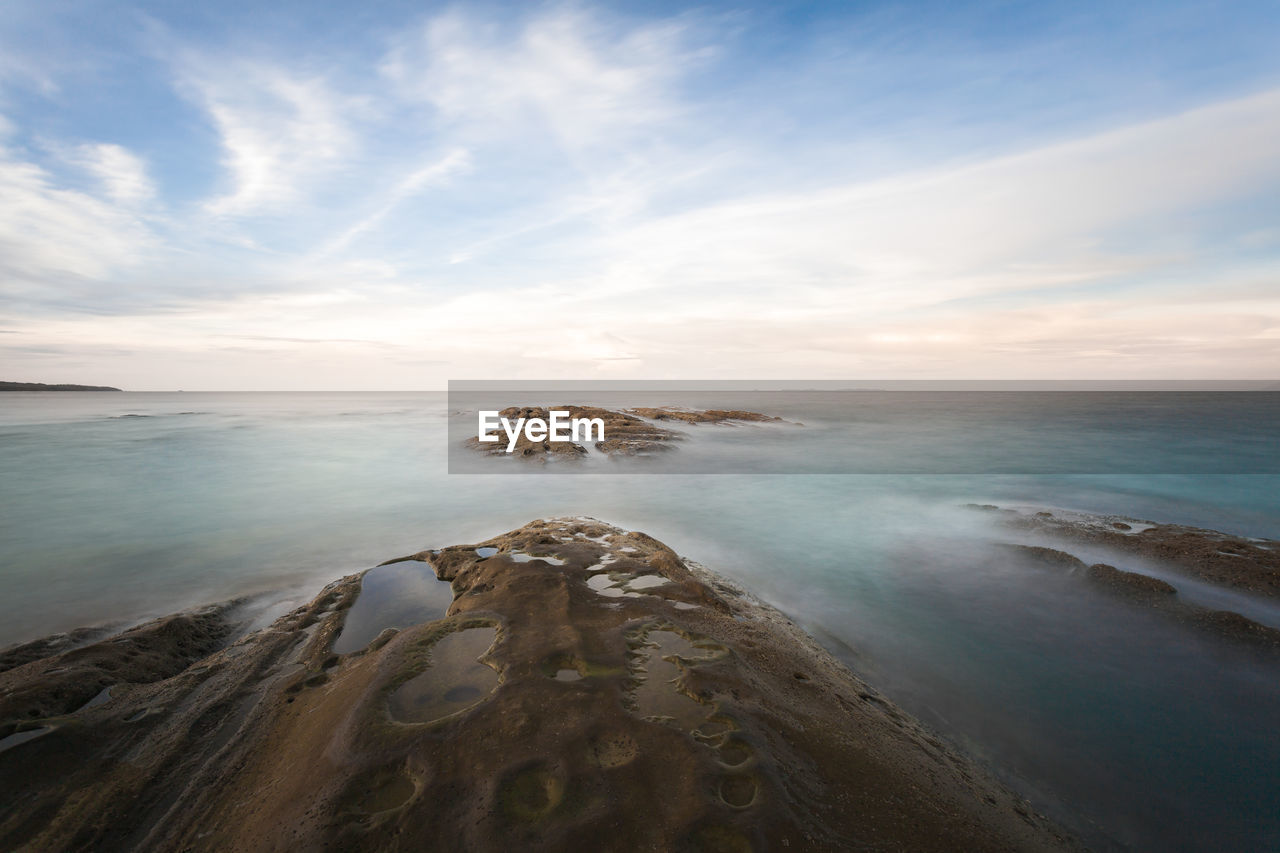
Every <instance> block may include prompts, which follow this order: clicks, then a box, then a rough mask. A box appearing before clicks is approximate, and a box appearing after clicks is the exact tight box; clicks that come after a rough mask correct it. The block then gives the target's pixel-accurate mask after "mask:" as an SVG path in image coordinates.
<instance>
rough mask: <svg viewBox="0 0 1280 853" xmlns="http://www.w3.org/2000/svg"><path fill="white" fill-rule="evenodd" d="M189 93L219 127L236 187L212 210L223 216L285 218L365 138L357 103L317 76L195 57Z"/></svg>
mask: <svg viewBox="0 0 1280 853" xmlns="http://www.w3.org/2000/svg"><path fill="white" fill-rule="evenodd" d="M180 63H181V70H180V75H181V76H180V80H181V85H182V90H183V91H185V92H187V93H188V94H189V95H190V97H191V98H192V99H193V100H195V101H196V103H198V104H199V105H200V106H201V107H203V108H204V109H205V110H206V111H207V112H208V115H209V117H210V119H211V120H212V122H213V124H214V126H215V127H216V129H217V131H218V134H219V137H220V140H221V144H222V148H223V165H224V166H225V167H226V169H227V171H228V173H229V180H230V184H231V186H230V188H229V189H228V190H227V191H226V192H224V193H222V194H220V195H218V196H217V197H216V198H213V199H211V200H210V201H209V202H208V203H207V205H206V208H207V209H208V210H209V212H210V213H213V214H215V215H219V216H240V215H251V214H255V213H261V212H278V211H281V210H286V209H288V208H289V207H290V206H291V205H295V204H299V203H305V202H306V201H307V200H308V194H307V191H308V189H309V188H310V187H311V186H313V184H314V183H315V182H317V181H319V180H320V179H322V178H323V177H324V176H325V175H327V174H329V173H331V171H332V170H334V169H335V168H339V167H340V166H341V164H342V162H343V158H344V157H348V156H350V155H351V153H352V152H353V150H354V149H355V147H356V145H357V142H358V137H357V135H356V133H355V132H354V131H353V129H352V128H351V116H350V115H349V113H350V111H351V110H353V109H354V108H355V107H356V101H355V99H353V98H350V97H344V96H342V95H339V94H338V93H336V92H335V91H334V90H333V89H332V87H331V86H330V85H329V84H328V82H327V81H326V80H325V79H324V78H323V77H319V76H315V75H309V74H303V73H298V72H293V71H290V70H288V69H287V68H284V67H281V66H278V65H273V64H269V63H266V62H257V61H248V60H239V59H234V58H233V59H230V60H227V59H226V58H225V57H217V58H214V57H206V56H198V55H193V54H191V53H189V52H188V53H187V54H186V55H184V56H183V58H182V59H181V60H180Z"/></svg>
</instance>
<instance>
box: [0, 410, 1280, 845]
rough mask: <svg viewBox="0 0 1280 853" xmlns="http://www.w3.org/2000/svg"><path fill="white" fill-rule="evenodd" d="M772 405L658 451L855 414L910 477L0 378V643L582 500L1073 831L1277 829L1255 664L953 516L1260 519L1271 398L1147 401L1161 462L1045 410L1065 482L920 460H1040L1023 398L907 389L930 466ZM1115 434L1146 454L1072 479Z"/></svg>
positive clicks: (293, 587)
mask: <svg viewBox="0 0 1280 853" xmlns="http://www.w3.org/2000/svg"><path fill="white" fill-rule="evenodd" d="M894 399H896V400H898V401H901V400H902V399H903V398H901V397H897V398H894ZM969 399H970V403H966V405H971V404H972V401H975V400H977V399H978V398H969ZM1061 399H1063V400H1065V398H1061ZM779 400H780V398H776V397H775V398H768V399H764V398H762V399H757V400H756V401H755V402H756V403H757V405H756V406H754V408H759V409H765V410H768V411H777V413H778V414H782V415H784V416H786V417H789V418H791V419H794V420H800V421H804V422H805V423H806V424H807V426H806V427H805V428H804V430H802V431H797V432H793V433H790V434H781V435H782V437H781V438H780V437H779V436H780V433H779V432H778V431H777V430H772V429H759V430H752V429H747V428H743V429H737V430H732V429H727V428H726V429H724V430H722V431H720V432H708V433H702V432H699V433H697V434H696V435H695V436H693V438H692V439H691V441H690V442H689V443H687V446H686V447H685V448H683V449H682V450H681V453H682V454H683V453H686V451H687V452H688V453H689V454H690V455H693V454H698V455H701V457H703V458H707V457H714V458H715V460H716V462H717V464H718V465H721V466H722V469H726V470H727V469H730V468H735V466H736V469H739V470H759V467H758V465H757V462H758V460H760V459H770V458H773V459H776V458H778V454H785V455H789V457H790V458H791V459H793V460H794V461H795V462H796V463H797V464H800V463H805V464H809V465H810V467H809V468H807V469H805V470H849V467H848V466H849V464H850V460H851V459H855V458H856V459H861V460H863V461H865V460H866V459H867V458H868V457H867V455H866V454H867V449H866V447H865V446H861V445H858V446H854V445H856V444H857V442H858V436H859V435H863V436H867V437H868V441H869V442H871V441H872V439H874V447H875V457H874V458H875V461H876V464H877V465H879V466H882V470H897V471H902V472H911V473H898V474H887V473H886V474H859V475H852V474H809V475H803V476H801V475H797V476H785V475H745V474H744V475H727V474H722V475H706V476H699V475H675V474H670V475H668V474H654V475H650V476H625V475H603V476H584V477H555V476H538V475H532V476H515V477H513V476H505V475H452V476H451V475H449V474H447V473H446V471H447V462H446V445H447V440H446V437H445V431H446V411H447V408H446V401H445V397H444V395H443V394H193V393H188V394H14V393H9V394H4V395H0V448H2V450H3V452H2V453H0V483H3V486H0V580H2V581H3V583H4V590H5V595H4V596H3V597H0V644H4V643H8V642H13V641H18V640H22V639H27V638H30V637H34V636H37V635H40V634H43V633H48V632H51V631H56V630H64V629H68V628H72V627H76V626H79V625H84V624H92V623H95V622H100V621H103V620H107V619H138V618H142V617H144V616H147V615H152V614H158V613H164V612H170V611H172V610H174V609H177V608H180V607H183V606H186V605H189V604H194V603H202V602H207V601H213V600H218V599H223V598H227V597H230V596H233V595H240V594H245V593H259V592H261V593H267V595H265V597H264V601H267V602H272V601H276V600H280V601H282V602H286V601H287V600H289V599H292V598H309V597H310V596H311V595H313V594H314V593H315V592H316V591H317V590H318V589H319V587H320V586H321V585H322V584H323V583H325V582H328V581H329V580H332V579H333V578H335V577H338V576H340V575H343V574H347V573H349V572H352V571H357V570H360V569H363V568H367V567H369V566H371V565H374V564H376V563H378V562H381V561H382V560H385V559H387V558H390V557H395V556H399V555H401V554H406V553H411V552H415V551H419V550H422V549H424V548H428V547H439V546H443V545H449V544H457V543H463V542H474V541H480V540H483V539H486V538H488V537H490V536H493V535H495V534H497V533H500V532H503V531H505V530H508V529H510V528H513V527H517V526H519V525H522V524H524V523H526V522H528V521H530V520H532V519H534V518H539V517H545V516H551V515H579V514H582V515H591V516H596V517H599V518H602V519H604V520H606V521H610V522H613V523H616V524H619V525H622V526H624V527H628V528H634V529H640V530H644V531H646V532H648V533H650V534H652V535H654V536H656V537H657V538H659V539H661V540H663V541H665V542H667V543H668V544H669V545H671V546H672V547H673V548H675V549H676V550H677V551H678V552H679V553H681V554H683V555H686V556H689V557H692V558H694V559H697V560H699V561H701V562H703V563H705V564H707V565H709V566H711V567H713V568H715V569H717V570H719V571H722V572H724V573H726V574H729V575H732V576H734V577H736V578H738V579H739V580H741V581H743V582H744V583H746V584H747V585H748V586H750V587H751V588H752V589H754V590H755V591H756V592H757V593H759V594H761V595H762V596H763V597H765V598H767V599H769V600H771V601H773V602H774V603H776V604H778V605H779V606H781V607H782V608H783V609H785V610H787V611H788V612H790V613H792V614H793V615H794V616H796V617H797V618H798V619H799V620H801V621H802V622H804V623H805V624H806V625H807V626H808V627H810V628H811V629H812V630H814V631H815V632H816V633H818V635H819V636H820V637H822V638H823V640H824V642H826V643H828V645H829V646H830V647H831V648H832V649H833V650H836V651H837V652H838V653H839V654H841V655H842V656H843V657H844V658H845V659H846V661H847V662H848V663H849V664H850V666H852V667H853V668H854V669H855V670H857V671H858V672H860V673H862V674H864V675H865V676H866V677H867V678H868V679H869V680H870V681H872V683H873V684H875V685H876V686H878V687H880V688H881V689H883V690H884V691H885V692H887V693H888V694H889V695H890V696H891V697H893V698H894V699H895V700H897V701H899V702H900V703H902V704H903V705H904V706H906V707H907V708H908V709H910V710H911V711H912V712H913V713H915V714H917V715H918V716H920V717H922V718H923V719H924V720H926V721H927V722H928V723H929V724H930V725H932V726H934V727H935V728H937V729H939V730H940V731H942V732H943V733H944V734H945V735H946V736H948V737H949V738H951V739H952V740H953V741H955V742H957V743H960V744H962V745H964V746H965V747H966V748H967V749H969V750H971V751H972V752H974V753H975V754H977V755H978V756H979V757H980V758H982V759H983V760H985V761H987V762H989V763H990V764H991V765H992V766H993V767H995V768H996V769H997V771H998V772H1000V773H1001V774H1002V775H1003V776H1004V777H1005V778H1006V779H1007V780H1009V781H1010V782H1011V783H1012V784H1014V785H1015V786H1016V787H1018V788H1019V789H1020V790H1022V791H1024V792H1026V793H1027V794H1028V795H1029V796H1031V797H1032V798H1033V799H1034V800H1035V801H1036V803H1037V805H1038V806H1039V807H1040V808H1041V809H1042V810H1047V811H1050V812H1052V813H1053V814H1055V815H1057V816H1059V817H1061V818H1063V819H1065V820H1068V821H1070V822H1071V823H1072V824H1073V825H1074V826H1076V827H1078V828H1080V830H1081V831H1082V832H1084V833H1086V835H1087V837H1088V838H1089V839H1090V840H1091V841H1092V842H1093V843H1095V844H1097V845H1099V846H1103V847H1105V846H1106V845H1108V844H1111V843H1115V844H1120V845H1131V846H1133V847H1135V848H1138V849H1186V850H1210V849H1276V848H1277V847H1280V732H1278V731H1277V729H1278V727H1277V726H1276V720H1280V677H1277V676H1280V673H1278V672H1277V667H1276V660H1275V657H1274V656H1271V657H1258V656H1256V655H1253V654H1251V653H1248V652H1246V651H1243V650H1241V649H1239V648H1233V647H1229V646H1224V645H1222V644H1218V643H1215V642H1213V641H1210V640H1208V639H1207V638H1204V637H1200V636H1195V635H1193V634H1192V633H1190V632H1189V631H1188V629H1186V628H1185V627H1183V626H1181V625H1178V624H1174V623H1169V622H1166V621H1163V620H1161V619H1159V618H1158V617H1157V616H1156V615H1154V614H1149V613H1145V612H1143V611H1141V610H1135V609H1134V608H1132V607H1128V606H1127V605H1124V604H1122V603H1119V602H1115V601H1112V600H1109V599H1107V598H1105V597H1102V596H1100V595H1098V594H1097V593H1096V592H1095V591H1094V590H1092V589H1091V588H1090V587H1088V586H1087V585H1085V584H1082V583H1080V582H1079V581H1078V579H1075V578H1072V577H1069V576H1064V575H1058V574H1054V573H1052V572H1046V571H1043V570H1040V571H1037V570H1034V569H1030V568H1028V567H1027V566H1024V565H1016V564H1013V563H1011V562H1009V560H1008V558H1007V557H1005V556H1002V555H1001V554H1000V552H998V551H997V550H995V549H993V548H992V547H991V543H993V542H996V541H1000V540H1001V539H1008V538H1009V537H1008V536H1007V535H1004V534H1001V533H1000V532H999V531H998V530H995V529H993V528H991V527H990V526H989V524H990V520H989V519H988V518H986V517H984V516H982V515H981V514H977V513H973V512H972V511H968V510H964V509H962V508H960V504H963V503H967V502H977V503H1001V504H1036V505H1045V506H1057V507H1066V508H1074V509H1080V510H1085V511H1093V512H1106V513H1120V514H1125V515H1131V516H1136V517H1138V518H1150V519H1153V520H1158V521H1170V522H1181V523H1188V524H1196V525H1201V526H1206V527H1211V528H1216V529H1221V530H1227V531H1230V532H1234V533H1240V534H1244V535H1250V536H1267V537H1276V538H1280V476H1277V475H1275V474H1248V473H1235V472H1240V471H1249V470H1262V471H1270V470H1274V469H1275V460H1274V450H1273V449H1272V444H1273V436H1274V435H1275V429H1274V428H1275V426H1276V421H1275V418H1274V414H1275V400H1276V395H1263V394H1259V395H1252V396H1244V397H1240V396H1238V395H1237V396H1235V397H1232V398H1231V399H1230V400H1228V398H1226V397H1218V398H1214V397H1212V396H1208V397H1206V396H1205V395H1192V396H1190V397H1186V396H1184V397H1181V398H1175V397H1161V398H1159V399H1157V398H1149V399H1148V400H1147V401H1146V402H1145V403H1144V407H1145V410H1146V411H1147V412H1148V415H1147V416H1146V419H1145V421H1144V424H1143V430H1144V435H1145V436H1147V437H1148V438H1150V437H1151V436H1156V437H1158V436H1160V435H1161V434H1162V433H1163V432H1167V433H1168V434H1169V435H1170V436H1171V437H1172V438H1171V441H1170V445H1171V447H1173V448H1174V450H1172V451H1170V455H1169V456H1168V457H1167V464H1165V462H1161V460H1159V459H1158V458H1157V457H1156V456H1154V455H1152V453H1153V451H1152V445H1151V444H1150V442H1148V443H1147V444H1146V445H1144V446H1143V447H1142V448H1140V449H1138V450H1135V445H1134V443H1133V441H1134V439H1133V435H1132V434H1130V433H1125V432H1124V431H1123V429H1122V427H1123V423H1120V424H1119V426H1120V427H1121V429H1120V430H1119V431H1117V429H1116V426H1117V425H1116V423H1115V422H1114V418H1110V419H1109V418H1104V417H1103V416H1102V415H1099V416H1098V417H1099V418H1102V419H1103V420H1104V421H1107V422H1106V423H1102V424H1097V423H1093V424H1092V425H1091V422H1089V420H1088V419H1089V417H1090V415H1089V414H1088V413H1089V412H1107V411H1110V409H1111V408H1112V407H1108V406H1106V405H1099V401H1098V399H1097V398H1093V399H1092V400H1085V401H1083V402H1082V403H1081V405H1075V404H1074V403H1073V404H1072V407H1073V409H1074V410H1075V411H1076V412H1077V416H1076V420H1074V421H1073V422H1072V424H1073V426H1072V427H1071V430H1069V432H1075V433H1079V434H1083V433H1085V432H1088V431H1090V430H1093V432H1092V433H1091V434H1092V435H1093V436H1094V438H1093V439H1092V444H1091V445H1090V446H1089V448H1088V452H1089V453H1090V454H1091V455H1092V458H1091V460H1090V462H1091V464H1089V465H1087V466H1085V467H1086V468H1087V469H1088V470H1090V471H1092V472H1094V473H1089V474H1058V473H1040V474H1017V473H999V474H982V473H951V474H931V473H928V472H929V471H930V470H938V469H939V468H940V469H941V470H955V465H954V460H955V458H956V456H955V455H954V454H955V453H956V452H957V451H956V448H968V449H972V450H973V452H975V453H979V454H981V456H982V458H984V459H986V460H987V462H985V463H984V464H983V465H977V466H974V470H977V471H983V470H1004V469H1002V468H1001V467H1000V463H1001V462H1002V460H1007V459H1008V458H1010V453H1011V450H1010V448H1013V447H1018V448H1021V451H1020V452H1022V453H1024V454H1026V453H1029V452H1030V450H1033V449H1038V451H1039V452H1042V453H1049V454H1052V452H1053V449H1054V447H1055V446H1056V441H1055V440H1051V438H1050V437H1052V436H1054V435H1055V434H1060V433H1061V432H1062V431H1063V430H1064V427H1063V423H1064V421H1063V419H1062V417H1061V412H1060V411H1059V412H1057V413H1056V414H1051V413H1050V412H1049V410H1046V409H1045V408H1044V406H1043V405H1041V406H1026V407H1023V408H1022V409H1018V410H1016V411H1012V410H1009V409H1008V408H1007V406H1008V405H1010V404H1009V402H1008V401H1003V402H1001V403H1000V406H1002V407H1006V408H1004V409H1001V410H1000V411H1002V412H1004V413H1005V414H1004V415H1002V416H1001V417H994V416H993V415H992V411H994V410H988V411H986V412H985V415H984V411H983V410H982V408H981V407H980V406H979V407H977V408H971V409H970V410H968V411H969V412H970V413H971V414H972V416H970V414H966V416H965V418H964V419H963V423H957V422H955V421H948V420H947V418H946V417H944V415H945V412H946V411H947V409H946V407H945V406H940V404H939V405H935V404H936V403H937V401H934V402H933V403H929V405H935V409H934V410H935V411H938V412H939V413H940V415H939V417H937V418H935V419H934V420H933V421H931V422H930V432H929V440H930V442H932V443H933V444H934V445H935V449H934V450H933V451H931V453H933V454H934V458H935V459H938V458H943V459H950V460H952V461H951V462H949V463H948V464H947V465H941V466H935V467H933V468H931V467H930V465H925V464H921V462H920V454H919V446H920V445H919V441H918V437H919V435H920V434H921V433H920V431H919V428H918V423H917V424H916V426H915V427H913V429H914V430H915V431H914V432H913V431H912V429H907V428H906V427H907V426H908V425H905V424H904V425H903V428H902V429H897V428H896V427H895V421H894V419H895V418H901V417H903V416H902V415H901V411H902V410H901V408H895V407H898V406H900V405H901V404H900V402H898V403H894V404H893V405H885V406H880V407H877V405H876V404H875V401H874V400H872V399H871V398H869V397H867V396H866V395H863V394H859V395H853V396H852V397H847V398H845V399H844V400H843V401H842V400H840V399H833V398H831V397H811V398H807V399H806V398H804V397H803V396H800V397H795V398H790V399H788V400H786V401H783V403H784V406H783V410H779V409H778V405H777V404H778V403H779ZM1215 400H1217V401H1221V402H1224V405H1218V406H1217V408H1216V409H1215ZM1251 401H1252V402H1251ZM637 402H638V403H639V402H644V401H637ZM737 402H738V405H739V407H742V408H753V406H751V405H748V404H749V403H750V402H751V400H750V399H748V400H745V401H744V400H738V401H737ZM1227 403H1229V405H1227ZM705 404H706V405H714V406H717V407H720V406H723V405H725V401H724V400H722V399H719V398H717V399H709V400H707V401H706V403H705ZM841 406H844V407H846V408H847V409H848V410H849V417H848V418H846V419H842V418H841V417H839V415H840V412H841V409H840V407H841ZM1224 410H1229V411H1230V417H1229V418H1224V417H1223V415H1222V412H1223V411H1224ZM917 411H918V409H917ZM1037 417H1039V418H1041V419H1042V420H1043V423H1037V421H1036V419H1037ZM1006 422H1007V423H1008V424H1009V425H1008V426H1007V427H1006V426H1004V424H1006ZM859 423H861V424H862V425H863V426H862V428H863V430H864V431H863V432H861V433H860V432H859V431H858V429H859V428H858V426H857V424H859ZM913 423H915V422H913ZM699 429H702V428H699ZM899 433H901V434H903V435H908V434H909V438H910V440H909V441H907V440H904V441H897V440H895V438H894V436H895V434H899ZM1036 436H1038V437H1039V439H1038V442H1039V443H1038V444H1037V443H1036V440H1034V439H1035V437H1036ZM1108 436H1110V443H1108V442H1107V437H1108ZM1099 442H1101V446H1099ZM1139 452H1140V453H1143V454H1147V455H1146V456H1144V457H1142V458H1143V459H1144V460H1145V461H1144V465H1143V470H1145V471H1146V472H1147V473H1111V474H1106V473H1096V472H1097V471H1098V470H1104V471H1124V470H1126V466H1125V465H1124V464H1122V463H1123V460H1126V459H1128V460H1132V459H1134V458H1137V457H1135V455H1134V454H1135V453H1139ZM771 454H772V455H771ZM947 454H951V455H949V456H948V455H947ZM673 458H675V457H673ZM1028 458H1029V457H1028ZM815 459H827V460H831V465H830V466H829V467H828V468H826V469H824V468H823V467H821V466H817V467H816V468H815V467H814V466H813V465H812V461H813V460H815ZM1099 460H1101V462H1102V463H1106V462H1107V460H1112V462H1114V464H1113V465H1111V466H1110V467H1100V465H1099V464H1098V463H1099ZM1188 460H1193V461H1194V462H1195V464H1194V465H1192V464H1191V463H1190V462H1189V461H1188ZM1157 463H1159V464H1157ZM948 465H949V466H950V467H948ZM1251 466H1252V467H1251ZM1132 467H1133V466H1132V465H1130V466H1129V468H1130V469H1132ZM1022 468H1023V470H1025V469H1026V466H1025V465H1023V466H1022ZM1054 470H1056V469H1054ZM1063 470H1072V469H1071V468H1070V467H1069V466H1067V467H1066V468H1063ZM1196 471H1199V472H1201V473H1195V472H1196ZM1213 471H1224V472H1232V473H1204V472H1213ZM1116 562H1118V563H1119V564H1121V565H1122V567H1123V561H1122V559H1117V560H1116ZM1256 606H1257V608H1258V609H1257V611H1256V612H1253V613H1251V614H1250V615H1252V616H1254V618H1261V619H1263V620H1264V621H1270V622H1271V623H1272V624H1280V616H1277V614H1276V611H1275V609H1274V608H1272V607H1271V606H1270V605H1269V604H1267V603H1265V602H1263V603H1260V604H1256Z"/></svg>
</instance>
